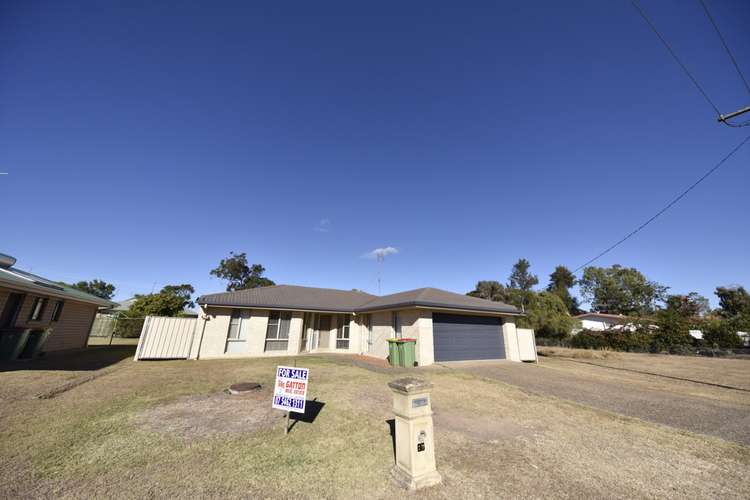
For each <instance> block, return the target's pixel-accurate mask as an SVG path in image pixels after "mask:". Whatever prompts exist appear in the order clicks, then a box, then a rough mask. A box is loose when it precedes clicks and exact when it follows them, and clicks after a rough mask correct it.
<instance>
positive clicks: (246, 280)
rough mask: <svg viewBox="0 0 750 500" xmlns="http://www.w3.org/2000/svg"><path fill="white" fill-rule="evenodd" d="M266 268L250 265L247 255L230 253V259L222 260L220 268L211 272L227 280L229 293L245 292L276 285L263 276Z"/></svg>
mask: <svg viewBox="0 0 750 500" xmlns="http://www.w3.org/2000/svg"><path fill="white" fill-rule="evenodd" d="M265 272H266V268H264V267H263V266H261V265H260V264H253V265H248V263H247V254H245V253H244V252H243V253H238V254H235V253H234V252H229V257H227V258H226V259H221V262H219V266H218V267H217V268H216V269H212V270H211V274H212V275H213V276H216V277H217V278H221V279H223V280H227V281H228V283H227V291H228V292H231V291H233V290H244V289H246V288H258V287H262V286H272V285H275V283H274V282H273V281H271V280H270V279H268V278H266V277H264V276H263V273H265Z"/></svg>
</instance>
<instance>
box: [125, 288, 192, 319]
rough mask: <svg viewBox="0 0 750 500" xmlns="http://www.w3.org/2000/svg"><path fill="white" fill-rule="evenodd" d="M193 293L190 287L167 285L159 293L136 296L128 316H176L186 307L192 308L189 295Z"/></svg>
mask: <svg viewBox="0 0 750 500" xmlns="http://www.w3.org/2000/svg"><path fill="white" fill-rule="evenodd" d="M193 293H195V289H194V288H193V286H192V285H188V284H182V285H167V286H165V287H164V288H162V289H161V291H159V293H152V294H148V295H136V300H135V302H133V305H131V306H130V310H129V311H128V315H129V316H133V317H145V316H177V315H179V314H181V313H182V312H184V310H185V308H186V307H188V306H189V307H193V306H194V303H193V301H192V300H191V295H192V294H193Z"/></svg>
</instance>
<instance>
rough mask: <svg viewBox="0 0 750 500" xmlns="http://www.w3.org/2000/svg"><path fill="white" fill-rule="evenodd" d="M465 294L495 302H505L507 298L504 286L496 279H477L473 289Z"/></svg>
mask: <svg viewBox="0 0 750 500" xmlns="http://www.w3.org/2000/svg"><path fill="white" fill-rule="evenodd" d="M466 295H469V296H471V297H479V298H480V299H486V300H494V301H495V302H505V301H506V300H507V298H508V295H507V292H506V290H505V287H504V286H503V285H502V284H501V283H500V282H498V281H478V282H477V286H476V287H475V288H474V290H472V291H471V292H469V293H467V294H466Z"/></svg>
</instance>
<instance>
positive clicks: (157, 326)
mask: <svg viewBox="0 0 750 500" xmlns="http://www.w3.org/2000/svg"><path fill="white" fill-rule="evenodd" d="M197 323H198V320H197V319H196V318H165V317H161V316H146V320H145V321H144V323H143V330H141V338H140V339H139V341H138V349H136V351H135V359H136V361H137V360H139V359H187V358H188V356H189V355H190V348H191V346H192V343H193V334H194V333H195V325H196V324H197Z"/></svg>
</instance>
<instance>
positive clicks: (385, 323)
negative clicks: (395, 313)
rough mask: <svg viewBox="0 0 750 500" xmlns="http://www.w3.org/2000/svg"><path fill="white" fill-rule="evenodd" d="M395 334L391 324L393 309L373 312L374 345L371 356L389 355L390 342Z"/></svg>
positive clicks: (382, 356)
mask: <svg viewBox="0 0 750 500" xmlns="http://www.w3.org/2000/svg"><path fill="white" fill-rule="evenodd" d="M393 336H394V334H393V327H392V326H391V311H383V312H375V313H372V346H371V347H370V349H371V350H370V352H369V353H368V354H369V355H370V356H375V357H378V358H387V357H388V342H386V339H390V338H392V337H393Z"/></svg>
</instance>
